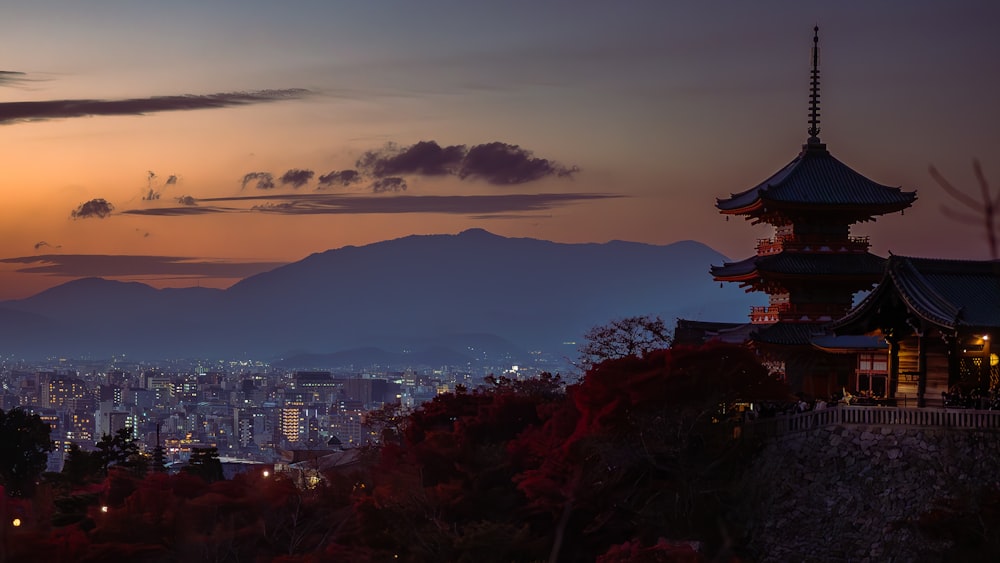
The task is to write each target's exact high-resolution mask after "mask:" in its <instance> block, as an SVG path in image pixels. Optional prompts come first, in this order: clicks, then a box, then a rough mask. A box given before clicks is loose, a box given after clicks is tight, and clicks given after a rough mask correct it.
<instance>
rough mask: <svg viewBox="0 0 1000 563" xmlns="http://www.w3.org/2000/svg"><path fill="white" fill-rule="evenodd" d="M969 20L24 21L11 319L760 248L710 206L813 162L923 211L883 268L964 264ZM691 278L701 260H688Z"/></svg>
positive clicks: (59, 10) (76, 15) (195, 17)
mask: <svg viewBox="0 0 1000 563" xmlns="http://www.w3.org/2000/svg"><path fill="white" fill-rule="evenodd" d="M998 15H1000V8H997V6H996V4H995V3H992V2H985V1H978V2H977V1H964V2H957V3H947V4H945V3H938V2H902V1H893V2H880V3H877V4H875V5H863V6H862V5H860V4H858V5H852V6H850V7H844V6H843V5H840V4H838V5H836V6H834V5H820V4H819V3H786V2H764V3H759V2H758V3H754V4H753V5H745V4H742V3H727V4H724V5H718V4H714V3H713V4H697V5H694V4H682V3H663V2H636V3H628V4H608V3H600V2H554V3H543V4H536V3H530V4H529V3H522V4H514V5H510V4H504V5H495V6H493V5H476V6H472V5H468V4H466V3H459V2H439V1H434V2H421V3H410V2H381V3H374V4H368V3H365V4H356V3H339V2H330V3H327V2H323V3H313V2H303V3H294V4H291V5H288V4H275V3H271V2H257V1H249V2H248V1H244V2H238V3H236V2H213V3H211V4H210V5H205V4H204V3H202V2H190V1H182V2H172V3H170V4H163V3H159V2H148V1H143V2H127V3H126V2H101V3H99V4H98V5H97V6H96V7H95V6H83V5H81V4H79V3H76V2H32V3H23V4H20V5H14V6H9V7H5V10H4V18H3V23H0V30H2V33H0V154H2V155H3V157H2V158H3V168H2V170H0V190H2V193H3V194H4V198H5V202H4V203H5V204H4V205H3V207H2V209H0V298H2V299H12V298H21V297H26V296H29V295H32V294H35V293H37V292H39V291H40V290H42V289H44V288H46V287H51V286H54V285H57V284H60V283H63V282H65V281H67V280H70V279H73V278H76V277H82V276H102V277H107V278H114V279H123V280H139V281H143V282H145V283H149V284H150V285H153V286H155V287H165V286H192V285H203V286H209V287H227V286H229V285H231V284H233V283H234V282H236V281H238V280H239V279H241V278H244V277H246V276H247V275H250V274H253V273H256V272H260V271H265V270H268V269H271V268H273V267H275V266H276V265H279V264H282V263H287V262H292V261H295V260H299V259H301V258H303V257H305V256H307V255H309V254H310V253H315V252H320V251H324V250H327V249H330V248H338V247H342V246H345V245H362V244H368V243H372V242H376V241H380V240H386V239H392V238H397V237H401V236H405V235H410V234H432V233H457V232H459V231H462V230H464V229H467V228H472V227H481V228H485V229H488V230H489V231H491V232H494V233H497V234H500V235H503V236H508V237H532V238H541V239H548V240H555V241H560V242H604V241H608V240H614V239H619V240H629V241H638V242H648V243H656V244H666V243H670V242H674V241H677V240H685V239H694V240H698V241H700V242H704V243H706V244H708V245H710V246H712V247H713V248H715V249H717V250H719V251H720V252H722V253H723V254H725V255H727V256H730V257H733V258H739V257H742V256H743V255H748V254H750V253H751V252H752V248H753V246H752V245H753V241H754V238H755V236H754V234H753V233H754V232H756V231H755V229H756V230H759V234H758V235H757V236H759V237H762V236H767V235H768V233H767V231H766V229H765V227H754V228H751V227H749V226H748V225H746V224H745V223H744V222H742V221H730V222H728V223H727V222H726V220H725V218H724V217H722V216H720V215H719V214H718V213H717V211H716V209H715V208H714V202H715V198H717V197H728V195H729V194H730V193H732V192H738V191H741V190H744V189H747V188H749V187H751V186H752V185H753V184H754V183H756V182H758V181H760V180H762V179H764V178H766V177H767V176H768V175H770V174H771V173H773V172H774V171H775V170H777V169H779V168H780V167H781V166H783V165H784V164H785V163H787V162H788V161H789V160H791V159H792V158H793V157H794V156H795V154H796V153H797V152H798V150H799V147H800V145H801V144H802V143H803V142H804V141H805V139H806V136H807V134H806V128H807V101H808V99H807V94H808V79H809V58H808V54H809V48H810V46H811V39H812V27H813V25H814V24H818V25H819V26H820V38H821V39H820V47H821V52H822V54H821V71H822V99H821V114H822V132H821V134H820V136H821V138H822V140H823V141H824V142H825V143H827V144H828V146H829V148H830V150H831V152H832V153H833V154H835V155H836V156H837V157H838V158H840V159H841V160H843V161H844V162H846V163H849V164H850V165H851V166H852V167H854V168H855V169H856V170H858V171H859V172H861V173H862V174H864V175H866V176H868V177H870V178H872V179H874V180H876V181H878V182H881V183H883V184H887V185H890V186H902V187H903V188H904V189H906V190H917V192H918V197H919V199H918V201H917V203H916V204H915V205H914V206H913V208H912V209H910V210H907V213H906V215H905V217H901V216H900V215H899V214H896V215H893V216H888V217H883V218H882V219H880V220H879V222H878V223H877V225H873V224H870V225H869V226H864V225H862V226H861V227H859V228H858V229H857V231H858V233H859V234H872V235H873V244H874V246H873V251H874V252H876V253H878V254H882V255H885V254H886V253H888V252H889V251H891V252H893V253H896V254H906V255H923V256H947V257H956V258H970V259H983V258H987V257H988V249H987V248H986V245H985V243H984V242H983V236H982V233H981V229H980V227H979V226H978V225H975V224H961V223H959V222H956V221H954V220H951V219H949V218H947V217H945V215H944V214H943V213H942V211H941V206H942V205H952V206H954V200H951V199H950V198H949V196H947V195H946V194H944V192H943V191H942V190H941V189H940V187H939V186H938V185H937V184H936V183H935V182H934V180H933V179H932V178H931V176H930V175H929V174H928V167H929V166H930V165H934V166H936V167H937V168H938V169H939V170H940V171H941V172H942V173H943V174H944V175H945V176H946V177H947V178H949V179H950V180H952V181H953V182H954V183H955V184H956V185H957V186H959V187H962V188H963V189H965V190H966V191H968V192H969V193H972V194H975V193H976V191H975V190H977V189H978V186H977V184H976V183H975V177H974V176H973V173H972V167H971V162H972V159H973V158H976V157H978V158H980V159H982V161H983V164H984V171H985V174H986V177H987V178H989V179H991V180H992V181H993V182H994V183H995V182H1000V169H998V168H997V167H996V166H995V165H994V161H993V160H992V157H993V156H994V155H996V154H997V152H998V150H997V149H998V148H1000V143H998V140H997V137H996V134H995V131H994V127H993V124H994V122H995V121H996V115H997V113H996V106H995V102H996V100H997V99H998V98H1000V77H998V75H997V74H996V73H995V72H993V71H992V69H993V68H994V67H995V61H996V60H997V59H998V58H1000V43H998V42H997V41H996V40H995V30H994V29H993V28H994V26H995V22H996V21H997V16H998ZM705 267H706V268H707V267H708V265H707V264H706V265H705Z"/></svg>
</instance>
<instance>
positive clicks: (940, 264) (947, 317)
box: [834, 256, 1000, 333]
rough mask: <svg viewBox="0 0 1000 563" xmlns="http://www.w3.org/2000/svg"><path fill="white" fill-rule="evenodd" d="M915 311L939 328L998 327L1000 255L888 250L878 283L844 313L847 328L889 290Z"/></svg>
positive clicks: (839, 324) (874, 309)
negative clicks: (977, 257) (956, 256)
mask: <svg viewBox="0 0 1000 563" xmlns="http://www.w3.org/2000/svg"><path fill="white" fill-rule="evenodd" d="M893 295H895V296H898V301H899V302H901V303H902V304H903V305H904V306H905V307H906V309H907V311H909V312H910V313H911V314H913V315H914V316H916V317H918V318H920V319H923V320H924V321H926V322H928V323H930V324H931V325H935V326H938V327H941V328H946V329H951V330H959V329H962V328H965V329H976V328H979V329H985V328H1000V261H996V260H989V261H973V260H947V259H940V258H912V257H907V256H890V257H889V260H888V263H887V265H886V269H885V274H884V275H883V278H882V281H881V282H880V283H879V285H878V287H876V288H875V290H874V291H872V292H871V293H870V294H869V295H868V296H867V297H866V298H865V299H864V300H863V301H862V302H861V303H859V304H858V306H857V307H855V308H854V309H853V310H852V311H851V312H850V313H848V314H847V315H846V316H845V317H843V318H842V319H840V320H838V321H836V323H835V325H834V326H835V328H836V329H837V332H838V333H839V332H843V333H848V332H850V329H851V328H852V327H857V326H859V325H864V324H865V320H866V319H869V318H871V317H872V316H874V315H876V314H877V313H878V312H879V311H880V309H882V308H883V304H885V303H887V302H891V301H890V300H893V299H892V296H893Z"/></svg>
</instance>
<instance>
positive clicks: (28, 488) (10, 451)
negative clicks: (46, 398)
mask: <svg viewBox="0 0 1000 563" xmlns="http://www.w3.org/2000/svg"><path fill="white" fill-rule="evenodd" d="M51 431H52V429H51V428H50V427H49V425H48V424H47V423H45V422H44V421H42V419H41V418H39V416H38V415H37V414H32V415H29V414H28V413H26V412H24V410H22V409H20V408H14V409H11V410H9V411H7V412H4V411H3V410H2V409H0V485H3V486H4V488H5V489H6V491H7V495H8V496H16V497H21V496H31V495H32V494H33V493H34V490H35V481H36V480H37V479H38V477H39V476H40V475H41V474H42V471H44V470H45V465H46V462H47V461H48V453H49V452H50V451H52V440H51V439H50V438H49V433H50V432H51Z"/></svg>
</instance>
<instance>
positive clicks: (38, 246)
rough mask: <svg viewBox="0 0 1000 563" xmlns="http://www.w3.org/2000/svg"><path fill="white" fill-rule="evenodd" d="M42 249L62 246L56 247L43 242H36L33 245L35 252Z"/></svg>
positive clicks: (58, 245) (60, 246)
mask: <svg viewBox="0 0 1000 563" xmlns="http://www.w3.org/2000/svg"><path fill="white" fill-rule="evenodd" d="M43 248H62V245H60V244H57V245H55V246H53V245H51V244H49V243H47V242H45V241H44V240H40V241H38V242H36V243H35V250H41V249H43Z"/></svg>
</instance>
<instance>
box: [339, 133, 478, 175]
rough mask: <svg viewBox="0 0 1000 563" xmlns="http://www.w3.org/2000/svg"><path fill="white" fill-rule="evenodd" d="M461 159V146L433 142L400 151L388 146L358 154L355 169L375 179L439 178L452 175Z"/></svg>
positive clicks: (462, 146) (462, 149) (393, 146)
mask: <svg viewBox="0 0 1000 563" xmlns="http://www.w3.org/2000/svg"><path fill="white" fill-rule="evenodd" d="M464 157H465V146H464V145H452V146H448V147H441V146H440V145H438V144H437V142H436V141H420V142H419V143H416V144H414V145H411V146H409V147H404V148H400V147H399V146H397V145H395V144H393V143H389V144H387V145H386V146H385V147H383V148H381V149H379V150H373V151H368V152H366V153H364V154H363V155H361V158H359V159H358V162H357V167H358V168H359V169H361V170H364V171H365V172H366V173H368V174H370V175H372V176H375V177H376V178H384V177H386V176H399V175H402V174H420V175H424V176H443V175H446V174H454V173H455V172H456V170H458V168H459V166H460V165H461V164H462V159H463V158H464Z"/></svg>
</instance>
